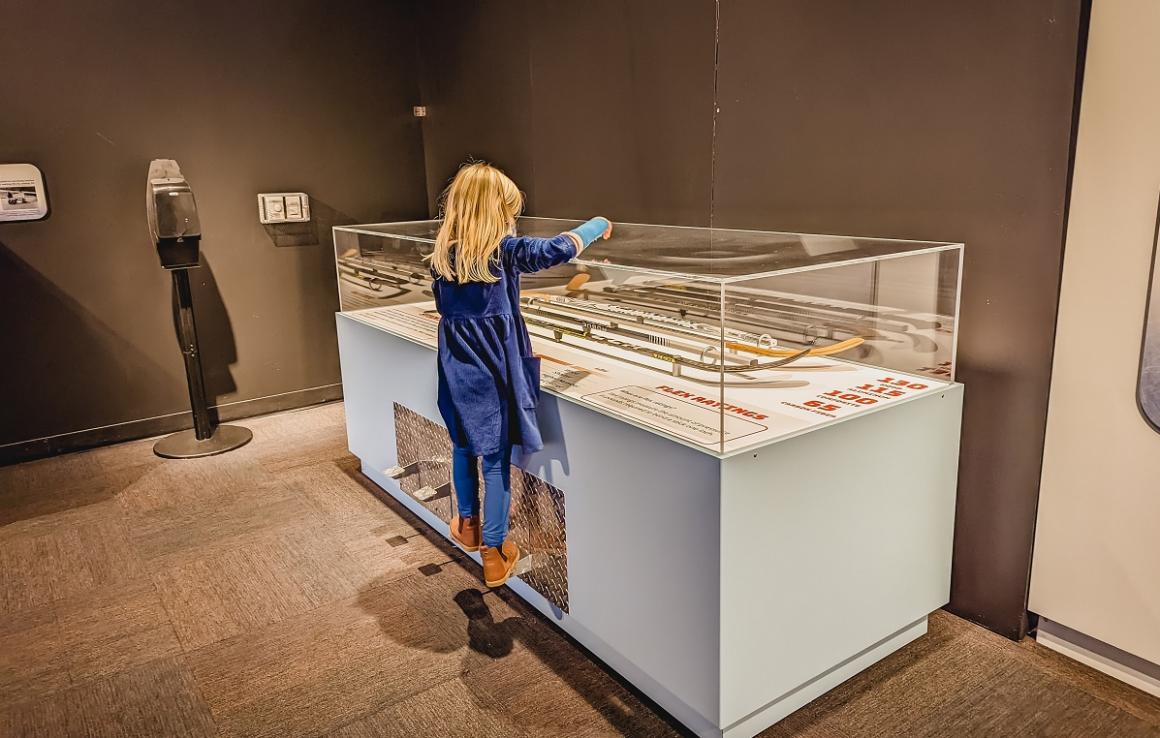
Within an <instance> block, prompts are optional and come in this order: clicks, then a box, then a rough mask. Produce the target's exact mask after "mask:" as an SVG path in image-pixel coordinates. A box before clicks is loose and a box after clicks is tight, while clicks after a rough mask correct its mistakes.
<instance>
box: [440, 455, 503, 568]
mask: <svg viewBox="0 0 1160 738" xmlns="http://www.w3.org/2000/svg"><path fill="white" fill-rule="evenodd" d="M511 457H512V449H511V446H505V447H504V448H502V449H500V450H499V451H496V452H495V453H493V454H487V455H486V456H484V457H482V458H483V492H484V494H483V545H485V546H495V547H498V546H500V545H501V544H502V543H503V542H504V539H505V538H507V534H508V516H509V515H510V514H511V505H512V466H511ZM477 462H478V459H477V457H475V456H474V455H472V453H471V452H470V451H468V450H467V449H465V448H455V449H454V450H453V451H452V452H451V480H452V482H453V483H454V485H455V499H456V507H457V509H458V511H459V517H461V518H466V517H470V516H472V515H479V477H478V476H477V470H478V468H479V466H478V463H477Z"/></svg>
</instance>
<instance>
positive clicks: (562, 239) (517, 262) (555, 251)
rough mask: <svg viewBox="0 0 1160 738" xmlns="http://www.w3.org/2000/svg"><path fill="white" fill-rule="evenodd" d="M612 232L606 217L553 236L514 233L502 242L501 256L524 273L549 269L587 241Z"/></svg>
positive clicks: (576, 250) (574, 254)
mask: <svg viewBox="0 0 1160 738" xmlns="http://www.w3.org/2000/svg"><path fill="white" fill-rule="evenodd" d="M611 233H612V224H611V223H609V222H608V219H607V218H593V219H592V220H590V221H588V222H587V223H583V224H581V225H579V226H577V227H576V228H573V229H572V230H570V231H566V232H564V233H561V234H560V235H558V236H556V237H554V238H534V237H532V236H517V237H515V238H512V239H509V240H508V241H506V242H505V243H504V258H505V259H509V260H510V261H511V264H512V266H514V267H515V270H516V271H518V272H521V273H523V274H528V273H531V272H538V271H540V270H543V269H550V268H551V267H554V266H556V265H557V264H563V263H565V262H566V261H568V260H569V259H571V258H573V257H575V256H576V255H577V254H579V253H580V252H581V251H582V250H583V249H584V248H585V247H587V246H588V244H590V243H592V242H593V241H595V240H596V239H597V238H599V237H601V236H603V237H604V238H608V236H609V235H611Z"/></svg>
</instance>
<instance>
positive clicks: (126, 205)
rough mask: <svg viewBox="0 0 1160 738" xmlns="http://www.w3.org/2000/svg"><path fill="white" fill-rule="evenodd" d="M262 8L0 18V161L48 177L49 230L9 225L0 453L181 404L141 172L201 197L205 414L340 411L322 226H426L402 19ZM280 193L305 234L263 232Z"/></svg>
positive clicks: (91, 9) (219, 4) (70, 6)
mask: <svg viewBox="0 0 1160 738" xmlns="http://www.w3.org/2000/svg"><path fill="white" fill-rule="evenodd" d="M271 7H272V6H268V5H264V4H253V3H251V4H246V3H235V2H224V1H223V0H213V1H212V2H196V3H190V2H154V3H139V2H130V1H129V0H117V1H116V2H104V3H24V4H21V6H20V12H19V13H10V14H6V18H5V21H4V22H3V23H2V24H0V49H3V50H4V57H5V59H6V61H5V72H4V74H3V75H0V100H2V101H3V102H2V103H0V108H2V110H3V114H2V115H0V161H7V162H20V161H29V162H33V163H35V164H37V165H39V166H40V167H41V169H42V170H43V171H44V173H45V176H46V178H47V180H48V190H49V198H50V203H51V208H52V213H51V216H50V218H49V219H48V220H47V221H44V222H41V223H21V224H3V225H0V329H2V333H3V345H4V348H3V354H4V359H3V361H0V386H2V387H4V391H5V397H4V400H3V405H4V410H3V420H2V422H0V453H3V452H5V451H7V452H8V453H12V452H13V451H14V449H15V448H16V447H11V446H9V448H8V449H4V448H3V445H4V444H13V443H18V442H22V441H27V440H28V439H34V438H39V437H43V436H52V435H56V434H64V433H70V432H73V431H80V430H83V429H88V428H93V427H97V426H106V425H110V424H121V423H133V422H134V421H140V420H141V419H145V418H152V417H155V416H162V415H165V414H169V413H181V412H183V411H186V410H187V409H188V400H187V398H186V394H185V380H184V373H183V368H182V362H181V357H180V354H179V352H178V348H177V343H176V339H175V335H174V329H173V324H172V313H171V302H170V301H171V287H170V279H169V275H168V274H166V273H164V272H163V271H162V270H161V268H160V266H159V263H158V261H157V258H156V256H155V254H154V252H153V249H152V246H151V244H150V243H149V241H148V234H147V231H146V225H145V208H144V187H145V175H146V172H147V169H148V165H149V161H150V160H151V159H153V158H174V159H176V160H177V161H178V162H179V163H180V164H181V167H182V170H183V172H184V173H185V175H186V176H187V177H188V179H189V180H190V182H191V183H192V185H193V187H194V191H195V193H196V196H197V199H198V204H199V207H200V212H201V221H202V227H203V230H204V234H205V237H204V240H203V242H202V250H203V253H204V255H205V266H203V268H201V269H199V270H196V271H194V272H193V273H192V276H193V278H194V281H195V284H196V288H197V289H196V294H195V301H196V310H197V317H198V320H199V330H200V333H201V338H202V347H203V351H204V353H205V354H206V362H207V367H206V370H207V372H206V373H207V383H208V385H209V390H210V392H211V394H212V395H213V396H214V397H215V398H216V401H217V402H220V403H226V402H236V401H239V400H247V399H251V398H261V397H266V396H270V395H281V394H283V393H291V394H290V395H286V396H285V397H286V398H287V399H286V400H285V402H287V403H289V404H294V402H295V397H297V396H301V397H302V398H303V399H304V400H305V399H309V398H311V397H319V396H321V395H319V392H322V394H323V395H325V394H326V393H327V392H329V394H330V395H332V396H333V395H334V394H337V391H338V388H337V386H336V383H337V382H339V370H338V358H337V350H336V339H335V332H334V316H333V313H334V311H335V310H336V309H337V307H338V302H337V295H336V289H335V281H334V280H335V277H334V266H333V253H332V250H331V246H330V242H329V227H330V226H331V225H332V224H334V223H336V222H353V221H360V222H366V221H375V220H385V219H404V218H414V217H422V216H423V215H424V214H425V212H426V203H425V184H424V177H425V173H424V167H423V160H422V148H421V138H420V132H419V129H418V124H417V121H416V120H415V119H414V118H413V117H411V106H412V105H413V104H414V103H415V102H416V100H417V97H418V94H417V83H416V69H415V57H414V53H413V47H412V45H411V38H412V34H411V25H410V22H409V18H408V16H407V14H406V11H405V8H403V7H402V6H401V5H400V4H390V3H372V2H367V3H327V4H323V3H316V2H309V1H307V0H291V1H290V2H282V3H278V4H277V6H276V12H271V10H270V8H271ZM283 190H291V191H297V190H302V191H305V192H307V193H308V194H310V196H311V198H312V205H313V210H314V216H315V219H314V223H313V226H312V227H311V228H309V229H305V232H302V233H294V232H293V231H295V229H292V228H287V227H283V228H279V229H266V228H264V227H263V226H261V225H260V224H259V223H258V219H257V212H256V198H255V195H256V193H258V192H271V191H274V192H277V191H283ZM292 244H297V245H292ZM318 388H321V389H320V390H319V389H318ZM312 389H315V390H318V391H314V392H311V391H310V390H312ZM304 391H306V392H304ZM147 427H148V428H154V429H155V428H156V427H159V426H156V425H155V424H154V425H149V424H141V423H137V424H135V425H130V426H128V427H122V429H123V431H124V433H126V434H128V435H132V432H133V428H147ZM65 445H67V444H65ZM49 450H51V449H49Z"/></svg>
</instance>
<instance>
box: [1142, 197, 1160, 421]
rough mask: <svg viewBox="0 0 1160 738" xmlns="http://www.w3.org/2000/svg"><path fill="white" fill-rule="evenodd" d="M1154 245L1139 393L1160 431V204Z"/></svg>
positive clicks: (1157, 211)
mask: <svg viewBox="0 0 1160 738" xmlns="http://www.w3.org/2000/svg"><path fill="white" fill-rule="evenodd" d="M1153 237H1154V241H1153V246H1152V279H1151V282H1150V283H1149V284H1150V288H1149V290H1148V312H1147V318H1146V319H1145V322H1144V348H1143V350H1142V354H1141V356H1140V385H1139V389H1138V390H1137V391H1138V396H1139V400H1140V411H1141V412H1143V413H1144V419H1145V420H1147V421H1148V423H1149V424H1150V425H1151V426H1152V427H1153V428H1155V429H1156V430H1157V431H1158V432H1160V284H1157V282H1158V281H1160V280H1158V279H1157V277H1158V276H1160V266H1158V265H1157V258H1158V256H1160V254H1158V253H1157V252H1158V251H1160V205H1158V206H1157V208H1156V231H1155V233H1154V236H1153Z"/></svg>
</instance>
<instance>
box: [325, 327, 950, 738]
mask: <svg viewBox="0 0 1160 738" xmlns="http://www.w3.org/2000/svg"><path fill="white" fill-rule="evenodd" d="M338 333H339V349H340V354H341V357H342V372H343V386H344V394H345V397H346V414H347V431H348V438H349V444H350V450H351V452H352V453H354V454H355V455H356V456H358V457H359V458H360V459H361V460H362V468H363V472H364V473H365V474H366V475H367V476H368V477H369V478H370V479H372V480H373V481H374V482H375V483H376V484H378V485H379V486H381V487H382V488H383V489H384V490H385V491H386V492H387V493H389V494H390V495H391V496H392V497H394V498H395V499H397V500H399V501H400V502H401V503H402V504H403V505H405V506H406V507H407V508H408V509H409V510H411V511H412V512H414V513H415V514H416V515H417V516H419V517H420V518H421V519H422V520H424V522H426V523H428V524H429V525H431V526H432V527H433V528H434V529H435V530H437V531H439V532H440V533H441V534H442V535H444V536H446V535H447V534H448V531H447V524H446V523H445V522H444V521H443V520H442V519H440V517H439V516H438V515H437V514H436V513H435V512H433V510H432V509H430V507H429V506H428V505H426V504H425V503H423V502H420V501H419V500H418V499H416V498H415V497H413V496H412V495H411V494H408V493H407V492H406V491H404V489H403V487H402V486H401V484H400V482H399V481H396V480H395V479H393V478H391V477H390V476H388V475H387V473H386V470H388V469H391V468H392V467H395V466H396V465H398V464H399V463H400V460H399V458H398V454H397V449H396V436H397V433H399V432H400V429H398V428H396V427H395V417H396V415H395V414H396V412H397V410H396V404H398V405H400V406H404V407H405V408H407V410H409V411H411V412H412V413H415V414H417V415H418V416H421V417H422V418H425V419H426V420H424V421H423V422H424V423H427V422H436V423H437V422H438V421H439V413H438V410H437V408H436V404H435V371H434V369H435V357H434V353H433V352H432V351H431V350H430V349H428V348H426V347H424V346H420V345H417V344H415V343H412V342H410V341H407V340H405V339H402V338H398V337H396V336H394V335H391V334H389V333H386V332H385V331H382V330H379V329H376V328H374V327H372V326H369V325H367V324H365V323H362V322H359V321H357V320H354V319H352V318H349V317H347V316H345V315H342V314H340V315H339V316H338ZM961 411H962V387H961V386H960V385H950V386H948V387H947V389H946V390H945V391H940V392H938V393H937V394H930V395H926V396H921V397H916V398H914V399H911V400H907V401H905V402H900V403H898V404H895V405H892V406H890V407H889V408H886V409H883V410H880V411H877V412H873V413H867V414H864V415H860V416H857V417H854V418H852V419H850V420H848V421H846V422H841V423H836V424H832V425H828V426H824V427H822V428H819V429H818V430H815V431H812V432H809V433H805V434H803V435H799V436H795V437H791V438H787V439H785V440H782V441H779V442H775V443H771V444H769V445H768V446H764V447H761V448H758V449H756V450H751V451H747V452H745V453H741V454H736V455H734V456H729V457H725V458H720V457H718V456H715V455H712V454H708V453H702V452H700V451H698V450H696V449H694V448H690V447H689V446H687V445H683V444H679V443H675V442H673V441H670V440H668V439H665V438H663V437H660V436H658V435H656V434H654V433H652V432H649V431H647V430H643V429H641V428H637V427H635V426H630V425H627V424H625V423H623V422H621V421H619V420H616V419H613V418H610V417H608V416H606V415H603V414H602V413H600V412H598V411H596V410H594V409H591V408H588V407H585V406H582V405H579V404H577V403H575V402H572V401H570V400H565V399H561V398H559V397H556V396H554V395H549V394H545V396H544V397H543V400H542V402H541V406H540V416H541V427H542V430H543V432H544V436H545V448H544V450H543V451H541V452H538V453H535V454H532V455H529V456H522V457H515V458H513V463H515V464H516V465H517V466H518V467H519V468H521V469H523V470H525V472H527V473H530V474H532V475H535V476H536V477H538V478H540V479H542V480H544V481H546V482H548V483H550V484H551V485H553V486H554V487H556V488H558V489H559V490H562V492H563V495H564V503H563V508H564V511H563V517H564V520H565V527H566V533H567V535H566V538H567V555H566V562H567V565H566V573H565V576H566V587H567V604H566V607H565V608H561V607H559V606H558V605H557V604H555V603H553V602H550V601H549V600H548V599H546V598H545V597H544V596H543V595H541V594H540V592H538V591H537V590H536V589H534V588H533V587H532V586H529V584H528V583H527V582H526V581H523V580H521V579H513V580H511V582H510V586H511V588H512V590H513V591H515V592H516V593H517V594H518V595H520V596H521V597H523V598H524V599H525V600H527V601H528V602H529V603H530V604H531V605H532V606H533V607H535V608H536V609H537V610H538V611H539V612H541V613H542V614H543V615H544V616H545V617H547V618H549V619H550V620H552V621H553V622H555V623H556V624H558V625H559V626H560V627H561V628H563V629H564V630H565V631H566V632H568V633H569V634H570V635H571V636H573V637H574V638H575V639H576V640H577V641H579V642H580V643H581V644H583V645H584V646H585V647H586V648H588V649H589V650H590V651H591V652H592V653H593V654H595V655H596V657H597V658H599V659H600V660H602V661H604V662H605V663H606V664H608V665H609V666H611V667H612V668H613V669H615V670H616V671H617V672H619V673H620V674H621V675H622V676H624V677H625V678H626V679H627V680H628V681H630V682H631V683H633V684H634V685H636V687H637V688H639V689H640V690H641V691H642V692H644V693H645V694H646V695H648V696H649V697H650V698H652V699H653V700H654V701H655V702H657V703H658V704H659V705H660V706H661V707H662V708H664V709H665V710H667V711H668V712H669V713H670V714H672V715H673V717H675V718H676V719H677V720H679V721H680V722H681V723H683V724H685V725H686V726H687V727H688V728H690V729H691V730H692V731H693V732H694V733H696V734H697V735H700V736H715V737H719V736H729V737H730V738H734V737H736V738H742V737H744V736H752V735H754V734H756V733H758V732H760V731H761V730H763V729H764V728H766V727H768V726H770V725H772V724H773V723H775V722H777V721H778V720H780V719H781V718H783V717H785V716H786V715H788V714H789V713H791V712H793V711H794V710H796V709H798V708H799V707H801V706H802V705H804V704H806V703H807V702H809V701H810V700H812V699H814V698H815V697H817V696H819V695H821V694H823V693H825V692H826V691H828V690H829V689H831V688H833V687H834V686H836V685H837V684H839V683H841V682H842V681H844V680H846V679H848V678H849V677H851V676H853V675H854V674H856V673H858V672H860V671H862V670H863V669H865V668H866V667H867V666H869V665H871V664H873V663H874V662H876V661H878V660H880V659H882V658H883V657H885V656H886V655H888V654H890V653H891V652H893V651H895V650H897V649H899V648H901V647H902V646H903V645H905V644H906V643H908V642H910V641H912V640H914V639H915V638H918V637H919V636H921V635H922V634H923V633H924V632H925V631H926V624H927V616H928V615H929V613H931V612H932V611H934V610H935V609H937V608H939V607H941V606H942V605H943V604H945V603H946V601H947V600H948V598H949V591H950V560H951V541H952V528H953V521H954V506H955V487H956V478H957V463H958V448H959V444H958V438H959V424H960V417H961ZM405 461H407V462H409V461H410V460H405ZM531 554H532V557H533V561H534V560H535V556H536V552H535V551H532V552H531ZM476 558H477V557H476Z"/></svg>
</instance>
